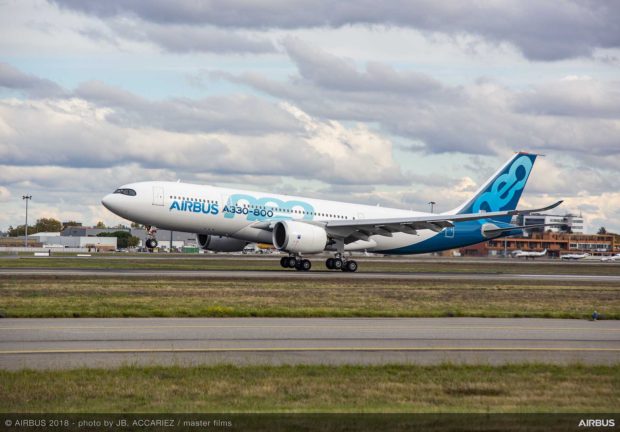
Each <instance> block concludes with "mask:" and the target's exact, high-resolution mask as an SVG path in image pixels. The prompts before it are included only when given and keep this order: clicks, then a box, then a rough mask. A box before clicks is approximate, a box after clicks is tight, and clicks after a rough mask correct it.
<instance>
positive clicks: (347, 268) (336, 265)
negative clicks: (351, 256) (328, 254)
mask: <svg viewBox="0 0 620 432" xmlns="http://www.w3.org/2000/svg"><path fill="white" fill-rule="evenodd" d="M325 267H327V268H328V269H330V270H342V271H343V272H350V273H353V272H355V271H357V262H356V261H354V260H345V259H342V257H341V256H339V254H337V255H336V258H327V260H326V261H325Z"/></svg>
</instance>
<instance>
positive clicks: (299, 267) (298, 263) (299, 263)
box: [295, 260, 304, 271]
mask: <svg viewBox="0 0 620 432" xmlns="http://www.w3.org/2000/svg"><path fill="white" fill-rule="evenodd" d="M302 262H303V261H302V260H298V261H297V262H296V263H295V270H297V271H302V270H303V269H304V268H303V266H302Z"/></svg>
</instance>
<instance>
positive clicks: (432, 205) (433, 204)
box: [428, 201, 437, 213]
mask: <svg viewBox="0 0 620 432" xmlns="http://www.w3.org/2000/svg"><path fill="white" fill-rule="evenodd" d="M428 204H430V205H431V213H432V212H433V209H434V207H435V204H437V203H436V202H435V201H429V202H428Z"/></svg>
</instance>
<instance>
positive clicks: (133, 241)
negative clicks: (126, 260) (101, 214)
mask: <svg viewBox="0 0 620 432" xmlns="http://www.w3.org/2000/svg"><path fill="white" fill-rule="evenodd" d="M139 243H140V239H139V238H138V237H136V236H129V237H128V238H127V247H136V246H138V244H139Z"/></svg>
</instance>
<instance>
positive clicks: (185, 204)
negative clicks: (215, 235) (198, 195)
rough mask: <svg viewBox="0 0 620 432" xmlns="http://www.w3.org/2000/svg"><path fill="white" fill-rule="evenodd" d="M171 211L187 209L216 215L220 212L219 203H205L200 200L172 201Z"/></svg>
mask: <svg viewBox="0 0 620 432" xmlns="http://www.w3.org/2000/svg"><path fill="white" fill-rule="evenodd" d="M169 210H170V211H173V210H176V211H187V212H192V213H203V214H211V215H216V214H218V213H219V212H220V209H219V206H218V204H217V203H204V202H198V201H177V200H174V201H172V204H171V205H170V209H169Z"/></svg>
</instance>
